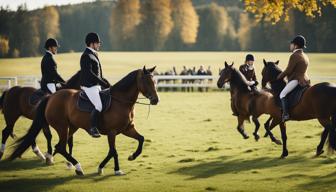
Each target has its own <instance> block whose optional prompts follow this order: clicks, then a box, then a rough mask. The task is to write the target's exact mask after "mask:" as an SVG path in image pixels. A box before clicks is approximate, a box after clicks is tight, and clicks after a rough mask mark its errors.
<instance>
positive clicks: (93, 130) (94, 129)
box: [89, 127, 100, 138]
mask: <svg viewBox="0 0 336 192" xmlns="http://www.w3.org/2000/svg"><path fill="white" fill-rule="evenodd" d="M89 133H90V135H91V136H92V137H93V138H98V137H100V133H99V131H98V129H97V127H91V128H90V130H89Z"/></svg>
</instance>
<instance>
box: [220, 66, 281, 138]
mask: <svg viewBox="0 0 336 192" xmlns="http://www.w3.org/2000/svg"><path fill="white" fill-rule="evenodd" d="M227 82H229V83H230V92H231V97H235V98H234V100H235V105H236V109H237V110H238V111H237V112H238V126H237V130H238V131H239V133H240V134H241V135H242V136H243V137H244V138H245V139H247V138H248V135H247V134H246V132H245V130H244V121H245V120H249V118H250V116H252V120H253V122H254V123H255V124H256V129H255V132H254V133H253V135H254V137H255V139H256V140H258V139H259V135H258V129H259V126H260V123H259V121H258V118H259V116H261V115H262V114H269V115H271V116H272V115H278V114H281V113H280V111H279V109H278V108H277V107H276V105H275V103H274V102H273V95H272V94H271V93H269V92H265V91H259V92H254V93H253V92H251V90H250V87H249V83H248V82H247V80H246V78H245V77H244V75H243V74H242V73H241V72H240V71H239V70H237V69H236V68H234V67H233V63H232V65H228V64H227V63H226V62H225V68H224V69H223V70H222V71H221V72H220V77H219V79H218V82H217V86H218V88H222V87H223V86H224V84H225V83H227ZM266 106H267V107H266ZM266 132H267V133H268V134H269V135H270V138H271V139H272V141H273V142H275V143H276V144H281V142H280V141H279V140H278V139H276V138H275V137H274V135H273V134H272V133H271V132H269V131H268V129H266Z"/></svg>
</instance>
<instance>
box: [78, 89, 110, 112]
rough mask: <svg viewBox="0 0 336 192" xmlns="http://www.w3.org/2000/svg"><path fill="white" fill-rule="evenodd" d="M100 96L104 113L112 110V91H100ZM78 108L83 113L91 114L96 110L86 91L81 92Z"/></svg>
mask: <svg viewBox="0 0 336 192" xmlns="http://www.w3.org/2000/svg"><path fill="white" fill-rule="evenodd" d="M99 95H100V99H101V101H102V105H103V110H102V111H106V110H107V109H109V108H110V105H111V94H110V89H104V90H103V91H100V92H99ZM77 108H78V110H80V111H82V112H91V111H93V110H94V108H95V107H94V105H93V104H92V103H91V101H90V100H89V98H88V96H87V95H86V93H85V92H84V91H80V92H79V96H78V100H77Z"/></svg>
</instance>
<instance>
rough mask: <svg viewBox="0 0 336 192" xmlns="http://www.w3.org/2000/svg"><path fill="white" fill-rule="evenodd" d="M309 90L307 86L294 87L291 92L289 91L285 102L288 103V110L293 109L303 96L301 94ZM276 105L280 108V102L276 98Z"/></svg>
mask: <svg viewBox="0 0 336 192" xmlns="http://www.w3.org/2000/svg"><path fill="white" fill-rule="evenodd" d="M308 88H309V86H304V87H303V86H301V85H298V86H296V87H295V89H294V90H293V91H291V92H290V93H289V94H288V95H287V96H286V99H287V102H288V108H289V109H292V108H294V107H295V106H296V105H298V104H299V103H300V101H301V98H302V96H303V94H304V93H305V91H306V90H307V89H308ZM276 104H277V105H278V106H279V107H280V108H281V101H280V98H279V97H278V98H277V101H276Z"/></svg>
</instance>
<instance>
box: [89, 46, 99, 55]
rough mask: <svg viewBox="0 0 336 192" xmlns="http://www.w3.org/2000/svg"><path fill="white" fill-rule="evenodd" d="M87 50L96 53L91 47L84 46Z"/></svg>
mask: <svg viewBox="0 0 336 192" xmlns="http://www.w3.org/2000/svg"><path fill="white" fill-rule="evenodd" d="M86 48H87V49H88V50H90V51H91V52H92V53H93V54H95V55H97V51H96V50H94V49H92V48H91V47H86Z"/></svg>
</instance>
